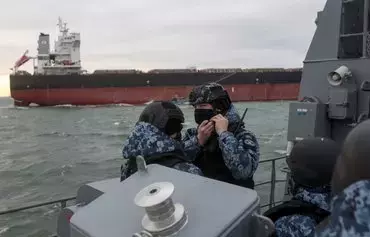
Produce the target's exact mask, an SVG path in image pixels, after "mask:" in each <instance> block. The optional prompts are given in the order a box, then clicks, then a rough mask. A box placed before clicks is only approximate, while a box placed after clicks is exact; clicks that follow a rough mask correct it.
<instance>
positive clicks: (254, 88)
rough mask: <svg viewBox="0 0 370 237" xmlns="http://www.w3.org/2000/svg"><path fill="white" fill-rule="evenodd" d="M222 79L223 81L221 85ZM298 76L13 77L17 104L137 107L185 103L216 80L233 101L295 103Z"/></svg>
mask: <svg viewBox="0 0 370 237" xmlns="http://www.w3.org/2000/svg"><path fill="white" fill-rule="evenodd" d="M220 78H221V80H220ZM300 80H301V72H264V73H257V72H251V73H234V74H229V75H227V74H222V73H212V74H211V73H209V74H203V73H194V74H186V73H185V74H184V73H179V74H133V75H120V74H112V75H94V74H92V75H64V76H55V75H54V76H30V75H11V76H10V89H11V96H12V98H13V99H14V103H15V105H19V106H28V105H29V104H31V103H35V104H38V105H40V106H54V105H63V104H70V105H106V104H131V105H140V104H145V103H147V102H150V101H153V100H172V99H174V98H186V97H187V96H188V95H189V93H190V91H191V89H192V88H193V87H194V86H196V85H201V84H204V83H206V82H212V81H216V82H219V83H220V84H222V85H223V86H224V87H225V89H226V90H227V91H228V92H229V94H230V97H231V100H232V101H233V102H243V101H273V100H295V99H297V97H298V93H299V83H300Z"/></svg>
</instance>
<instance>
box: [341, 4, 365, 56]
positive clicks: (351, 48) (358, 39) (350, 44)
mask: <svg viewBox="0 0 370 237" xmlns="http://www.w3.org/2000/svg"><path fill="white" fill-rule="evenodd" d="M364 7H365V0H342V16H341V25H340V40H339V50H338V58H360V57H362V55H363V41H364V19H365V18H364ZM367 19H368V16H366V20H367ZM365 39H366V38H365Z"/></svg>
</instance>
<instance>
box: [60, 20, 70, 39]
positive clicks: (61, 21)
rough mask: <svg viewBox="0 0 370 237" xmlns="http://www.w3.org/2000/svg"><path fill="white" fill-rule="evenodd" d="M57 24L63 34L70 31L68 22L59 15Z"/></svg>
mask: <svg viewBox="0 0 370 237" xmlns="http://www.w3.org/2000/svg"><path fill="white" fill-rule="evenodd" d="M57 26H59V32H60V33H62V35H63V36H65V35H67V33H68V30H69V29H68V28H67V23H66V22H63V20H62V18H61V17H59V18H58V24H57Z"/></svg>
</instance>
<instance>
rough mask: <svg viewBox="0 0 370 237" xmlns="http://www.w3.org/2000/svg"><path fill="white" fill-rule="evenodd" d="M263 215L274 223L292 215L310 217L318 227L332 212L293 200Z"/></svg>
mask: <svg viewBox="0 0 370 237" xmlns="http://www.w3.org/2000/svg"><path fill="white" fill-rule="evenodd" d="M263 215H264V216H266V217H268V218H270V219H271V220H272V221H273V222H276V221H277V220H278V219H279V218H281V217H283V216H291V215H302V216H309V217H311V218H312V219H313V220H315V222H316V225H318V224H319V223H320V222H322V221H323V220H324V219H325V218H327V217H328V216H329V215H330V212H329V211H326V210H324V209H322V208H320V207H318V206H317V205H314V204H312V203H309V202H305V201H302V200H298V199H296V198H293V199H292V200H290V201H287V202H284V203H282V204H280V205H277V206H276V207H273V208H271V209H270V210H268V211H266V212H265V213H264V214H263ZM273 236H275V235H273Z"/></svg>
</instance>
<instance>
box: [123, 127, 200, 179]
mask: <svg viewBox="0 0 370 237" xmlns="http://www.w3.org/2000/svg"><path fill="white" fill-rule="evenodd" d="M175 150H183V147H182V145H181V143H180V142H178V141H176V140H174V139H172V138H171V137H169V136H167V135H166V134H165V133H163V132H161V131H160V130H159V129H158V128H156V127H155V126H153V125H151V124H149V123H145V122H138V123H137V124H136V125H135V128H134V130H133V131H132V133H131V134H130V136H129V137H128V139H127V140H126V142H125V144H124V147H123V150H122V153H123V157H124V158H125V159H128V158H130V157H136V156H138V155H141V156H143V157H144V158H145V157H148V156H153V155H158V154H161V153H166V152H173V151H175ZM184 155H185V153H184ZM172 168H174V169H177V170H181V171H185V172H189V173H192V174H197V175H202V172H201V171H200V169H199V168H198V167H196V166H195V165H193V164H191V163H190V162H189V163H187V162H182V163H178V164H176V165H175V166H174V167H172ZM125 169H127V166H125V167H123V171H122V174H121V175H122V178H123V179H125V178H127V177H126V175H125V173H126V170H125Z"/></svg>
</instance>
